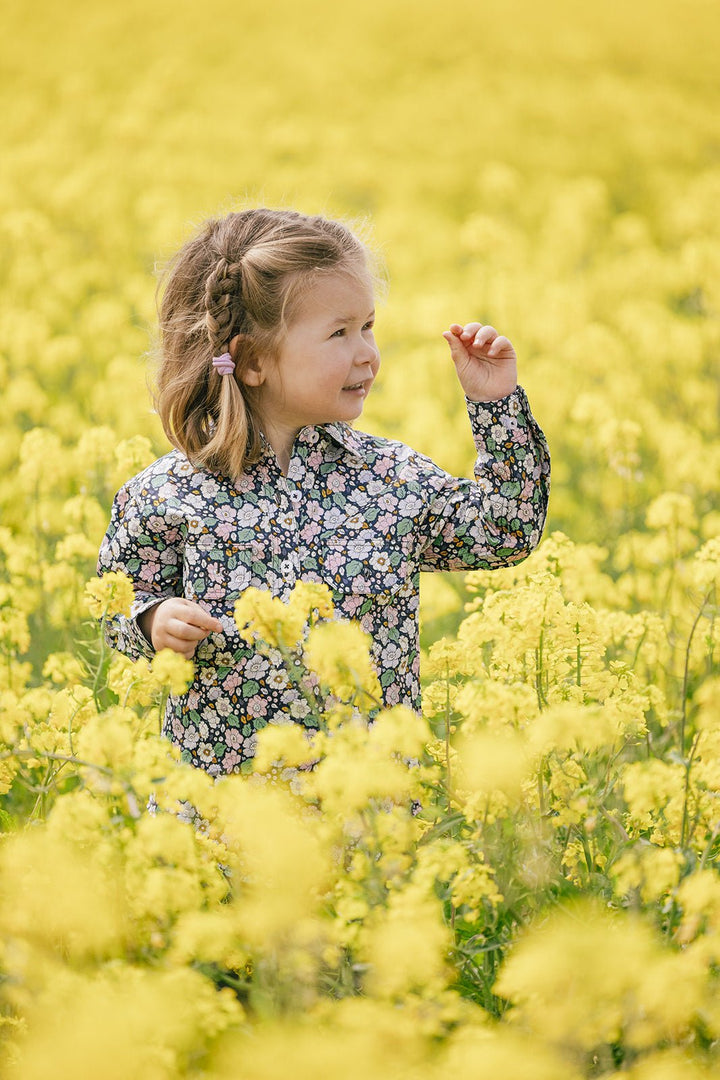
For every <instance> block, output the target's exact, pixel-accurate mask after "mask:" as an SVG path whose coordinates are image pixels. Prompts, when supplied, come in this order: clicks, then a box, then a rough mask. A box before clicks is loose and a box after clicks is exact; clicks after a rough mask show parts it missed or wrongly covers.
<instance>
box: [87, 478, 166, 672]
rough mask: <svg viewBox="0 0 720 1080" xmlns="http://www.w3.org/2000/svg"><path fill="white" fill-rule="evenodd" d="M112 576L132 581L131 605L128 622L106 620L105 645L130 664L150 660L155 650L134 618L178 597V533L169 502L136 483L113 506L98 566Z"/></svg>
mask: <svg viewBox="0 0 720 1080" xmlns="http://www.w3.org/2000/svg"><path fill="white" fill-rule="evenodd" d="M110 570H122V571H123V573H125V574H127V576H128V577H129V578H130V579H131V580H132V582H133V585H134V589H135V601H134V603H133V605H132V608H131V613H130V617H129V618H128V617H126V616H124V615H115V616H113V617H112V618H110V619H108V620H107V622H106V626H105V637H106V640H107V642H108V644H109V645H110V646H112V648H114V649H118V650H119V651H120V652H123V653H125V654H126V655H127V656H129V657H130V658H131V659H132V660H137V659H139V657H141V656H146V657H148V658H149V657H151V656H152V655H153V653H154V650H153V648H152V645H151V644H150V642H149V641H148V640H147V638H146V637H145V635H144V634H143V632H142V630H141V629H140V627H139V625H138V622H137V618H138V616H139V615H141V614H142V612H143V611H146V610H147V609H148V608H150V607H153V605H155V604H157V603H159V602H160V601H162V600H165V599H167V598H168V597H170V596H181V595H182V586H181V574H182V532H181V528H180V527H179V524H178V522H177V516H176V515H174V514H172V512H170V511H168V507H167V502H166V501H164V500H162V499H159V498H158V496H157V494H156V493H154V492H152V491H151V490H149V489H148V487H147V486H146V485H144V484H143V483H142V482H141V478H139V477H136V478H135V479H134V480H131V481H130V482H129V483H128V484H126V485H125V487H123V488H121V489H120V491H119V492H118V493H117V495H116V496H115V500H114V502H113V507H112V515H111V519H110V525H109V527H108V530H107V533H106V534H105V538H104V540H103V542H102V545H101V547H100V554H99V556H98V564H97V572H98V574H99V575H102V574H104V573H106V572H107V571H110Z"/></svg>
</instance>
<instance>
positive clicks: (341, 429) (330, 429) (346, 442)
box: [260, 420, 364, 461]
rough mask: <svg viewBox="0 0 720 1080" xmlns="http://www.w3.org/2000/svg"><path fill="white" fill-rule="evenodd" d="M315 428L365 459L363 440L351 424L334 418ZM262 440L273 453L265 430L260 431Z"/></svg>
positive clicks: (268, 452) (266, 450)
mask: <svg viewBox="0 0 720 1080" xmlns="http://www.w3.org/2000/svg"><path fill="white" fill-rule="evenodd" d="M303 430H304V431H309V430H310V429H309V428H303ZM315 430H316V431H317V432H318V433H320V434H325V435H329V436H330V438H331V439H332V441H333V442H334V443H336V444H337V445H338V446H339V447H341V448H342V449H343V450H344V451H345V452H346V453H348V454H350V456H351V457H354V458H355V459H356V460H357V461H363V460H364V458H363V452H362V442H361V440H360V438H359V436H358V433H357V432H356V431H354V430H353V428H351V427H350V425H349V424H347V423H344V422H343V421H341V420H333V421H331V422H330V423H328V424H318V425H317V427H316V428H315ZM260 441H261V443H262V445H263V448H264V451H265V453H266V454H271V455H272V454H273V453H274V451H273V449H272V447H271V445H270V443H269V442H268V440H267V437H266V435H265V432H264V431H260Z"/></svg>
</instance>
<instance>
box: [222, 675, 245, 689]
mask: <svg viewBox="0 0 720 1080" xmlns="http://www.w3.org/2000/svg"><path fill="white" fill-rule="evenodd" d="M241 683H242V675H241V674H240V672H239V671H231V672H230V673H229V674H228V675H226V677H225V678H224V679H223V681H222V688H223V690H225V691H226V692H227V693H228V694H231V693H232V692H233V690H237V688H238V686H240V684H241Z"/></svg>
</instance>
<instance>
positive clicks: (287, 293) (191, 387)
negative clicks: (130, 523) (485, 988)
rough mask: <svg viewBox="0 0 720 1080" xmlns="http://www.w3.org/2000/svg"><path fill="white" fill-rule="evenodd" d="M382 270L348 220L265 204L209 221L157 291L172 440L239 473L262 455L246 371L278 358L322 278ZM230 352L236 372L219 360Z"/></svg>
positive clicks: (162, 391) (195, 458)
mask: <svg viewBox="0 0 720 1080" xmlns="http://www.w3.org/2000/svg"><path fill="white" fill-rule="evenodd" d="M339 269H342V270H343V271H344V272H349V273H352V274H357V275H358V276H361V277H364V278H365V279H366V278H367V276H368V274H371V275H374V276H376V273H375V272H374V264H373V259H372V255H371V253H370V251H369V249H368V248H367V247H366V246H365V244H364V243H362V241H360V240H359V239H358V238H357V237H356V236H355V235H354V233H353V232H351V231H350V229H348V228H347V226H345V225H344V224H343V223H342V222H339V221H333V220H330V219H327V218H324V217H321V216H319V215H316V216H308V215H305V214H301V213H298V212H297V211H294V210H269V209H266V208H264V207H261V208H257V209H252V210H243V211H239V212H236V213H231V214H228V215H226V216H225V217H223V218H217V219H212V220H210V221H208V222H206V224H205V225H204V226H203V227H202V228H201V229H200V231H199V232H198V233H197V234H196V235H195V236H194V237H193V238H192V239H190V240H189V241H188V242H187V243H186V244H185V245H184V246H183V247H182V248H181V249H180V251H179V252H178V253H177V255H175V257H174V258H173V259H172V260H171V262H170V264H169V266H168V268H167V270H166V273H165V276H164V279H163V281H161V285H160V288H161V289H162V299H161V301H160V304H159V321H160V339H161V340H160V357H159V365H158V370H157V376H156V386H155V395H154V396H155V404H156V408H157V411H158V414H159V415H160V419H161V421H162V424H163V428H164V430H165V434H166V435H167V437H168V439H169V440H170V442H171V443H172V444H173V445H174V446H176V447H178V449H180V450H182V451H183V453H184V454H185V455H186V456H187V457H188V458H189V459H190V460H191V461H192V462H193V463H195V464H197V465H202V466H205V467H206V468H209V469H211V470H213V471H218V472H221V473H223V474H225V475H227V476H229V477H231V478H232V479H236V478H237V477H238V476H240V474H241V473H242V472H243V471H244V469H245V467H246V466H247V465H250V464H252V463H253V462H255V461H257V460H258V459H259V457H260V455H261V453H262V441H261V436H260V415H259V409H258V388H257V387H255V386H250V385H248V384H247V383H246V382H245V381H244V380H243V374H244V372H245V371H246V370H247V368H248V365H250V364H251V363H252V362H253V361H254V360H256V359H257V358H259V357H263V358H265V359H268V358H269V359H273V358H274V357H276V356H277V354H278V350H279V348H280V345H281V342H282V339H283V337H284V334H285V333H286V331H287V327H288V325H289V323H290V322H291V321H292V318H293V315H294V314H295V313H296V311H297V309H298V307H299V305H300V304H301V303H302V299H303V296H305V295H307V291H308V290H309V289H310V288H312V284H313V281H316V280H317V275H318V274H322V273H326V272H332V271H337V270H339ZM224 352H230V353H231V355H232V359H233V360H234V362H235V371H234V373H233V374H232V375H229V376H228V375H225V376H223V375H220V374H219V373H218V372H217V371H215V370H214V368H213V365H212V358H213V356H218V355H220V354H222V353H224Z"/></svg>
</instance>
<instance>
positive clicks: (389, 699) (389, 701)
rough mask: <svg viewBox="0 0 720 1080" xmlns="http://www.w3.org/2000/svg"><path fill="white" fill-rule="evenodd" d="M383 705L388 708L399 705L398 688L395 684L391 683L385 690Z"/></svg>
mask: <svg viewBox="0 0 720 1080" xmlns="http://www.w3.org/2000/svg"><path fill="white" fill-rule="evenodd" d="M385 703H386V705H387V706H388V707H389V706H392V705H399V704H400V687H399V686H398V685H397V683H393V684H392V686H388V687H387V689H386V690H385Z"/></svg>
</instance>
